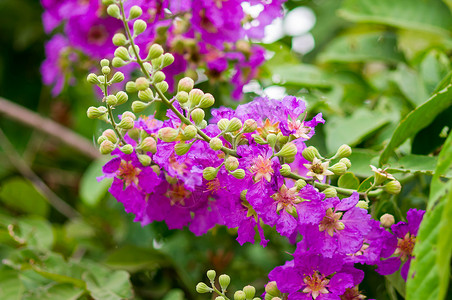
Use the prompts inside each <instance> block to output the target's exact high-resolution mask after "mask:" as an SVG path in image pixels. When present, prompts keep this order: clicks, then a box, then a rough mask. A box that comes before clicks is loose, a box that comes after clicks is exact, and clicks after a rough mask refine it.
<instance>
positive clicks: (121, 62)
mask: <svg viewBox="0 0 452 300" xmlns="http://www.w3.org/2000/svg"><path fill="white" fill-rule="evenodd" d="M127 64H128V63H127V62H125V61H124V60H122V59H120V58H119V57H113V60H112V61H111V65H112V66H113V67H115V68H120V67H123V66H125V65H127Z"/></svg>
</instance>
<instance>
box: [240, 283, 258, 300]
mask: <svg viewBox="0 0 452 300" xmlns="http://www.w3.org/2000/svg"><path fill="white" fill-rule="evenodd" d="M243 292H244V293H245V295H246V299H253V297H254V295H255V294H256V288H255V287H254V286H252V285H247V286H245V287H244V288H243Z"/></svg>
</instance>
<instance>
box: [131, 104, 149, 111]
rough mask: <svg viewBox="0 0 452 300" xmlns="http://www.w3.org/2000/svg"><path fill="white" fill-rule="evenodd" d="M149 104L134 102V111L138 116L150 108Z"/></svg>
mask: <svg viewBox="0 0 452 300" xmlns="http://www.w3.org/2000/svg"><path fill="white" fill-rule="evenodd" d="M148 105H149V104H147V103H144V102H141V101H133V102H132V111H133V112H134V113H136V114H139V113H140V112H142V111H143V110H145V109H146V108H147V107H148Z"/></svg>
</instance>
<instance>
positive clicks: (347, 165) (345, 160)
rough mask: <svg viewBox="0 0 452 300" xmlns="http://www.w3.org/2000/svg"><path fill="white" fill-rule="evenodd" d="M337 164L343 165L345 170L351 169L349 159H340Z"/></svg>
mask: <svg viewBox="0 0 452 300" xmlns="http://www.w3.org/2000/svg"><path fill="white" fill-rule="evenodd" d="M339 162H341V163H343V164H344V165H345V166H346V167H347V169H350V168H351V167H352V163H351V162H350V159H348V158H345V157H344V158H341V160H339Z"/></svg>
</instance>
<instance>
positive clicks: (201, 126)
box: [198, 120, 207, 129]
mask: <svg viewBox="0 0 452 300" xmlns="http://www.w3.org/2000/svg"><path fill="white" fill-rule="evenodd" d="M206 127H207V121H206V120H202V121H201V123H200V124H199V125H198V128H199V129H205V128H206Z"/></svg>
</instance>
